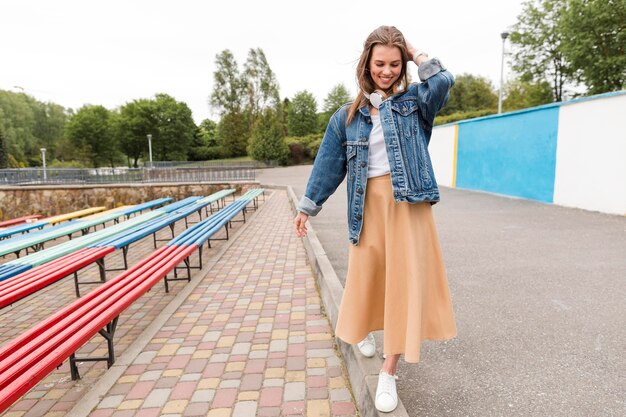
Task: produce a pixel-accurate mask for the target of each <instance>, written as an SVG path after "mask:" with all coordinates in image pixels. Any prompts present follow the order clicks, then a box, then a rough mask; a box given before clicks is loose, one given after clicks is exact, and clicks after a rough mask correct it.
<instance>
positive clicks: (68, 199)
mask: <svg viewBox="0 0 626 417" xmlns="http://www.w3.org/2000/svg"><path fill="white" fill-rule="evenodd" d="M258 186H259V183H258V182H249V181H245V182H237V181H232V182H223V183H162V184H160V183H159V184H157V183H155V184H106V185H66V186H61V185H49V186H26V187H0V220H5V219H13V218H15V217H21V216H26V215H29V214H41V215H43V216H44V217H47V216H55V215H58V214H63V213H69V212H71V211H75V210H81V209H85V208H88V207H94V206H105V207H106V208H107V209H111V208H115V207H119V206H123V205H131V204H139V203H144V202H146V201H150V200H154V199H157V198H161V197H172V198H173V199H174V201H178V200H181V199H183V198H185V197H189V196H193V195H198V196H207V195H210V194H212V193H214V192H216V191H219V190H221V189H225V188H235V189H236V190H237V193H236V194H237V195H240V194H241V193H242V192H246V191H247V190H248V189H250V188H255V187H258Z"/></svg>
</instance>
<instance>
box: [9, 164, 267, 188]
mask: <svg viewBox="0 0 626 417" xmlns="http://www.w3.org/2000/svg"><path fill="white" fill-rule="evenodd" d="M255 179H256V175H255V167H254V164H243V163H241V164H228V165H215V166H201V167H175V168H174V167H171V168H154V169H149V168H84V169H83V168H47V169H45V170H44V169H42V168H20V169H0V186H1V185H41V184H63V185H66V184H119V183H148V182H213V181H254V180H255Z"/></svg>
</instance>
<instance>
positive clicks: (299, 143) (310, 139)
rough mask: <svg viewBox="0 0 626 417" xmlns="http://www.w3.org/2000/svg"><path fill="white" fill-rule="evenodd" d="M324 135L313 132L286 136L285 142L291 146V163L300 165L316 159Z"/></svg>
mask: <svg viewBox="0 0 626 417" xmlns="http://www.w3.org/2000/svg"><path fill="white" fill-rule="evenodd" d="M323 136H324V135H323V134H321V133H313V134H310V135H306V136H288V137H286V138H285V143H286V144H287V146H288V147H289V165H298V164H301V163H303V162H304V163H306V162H311V161H312V160H313V159H315V155H317V151H318V149H319V147H320V144H321V143H322V137H323Z"/></svg>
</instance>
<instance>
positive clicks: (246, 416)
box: [232, 401, 257, 417]
mask: <svg viewBox="0 0 626 417" xmlns="http://www.w3.org/2000/svg"><path fill="white" fill-rule="evenodd" d="M256 409H257V402H256V401H240V402H238V403H237V404H235V409H234V410H233V414H232V417H250V416H254V415H255V414H256Z"/></svg>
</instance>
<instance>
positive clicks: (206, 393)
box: [191, 389, 215, 403]
mask: <svg viewBox="0 0 626 417" xmlns="http://www.w3.org/2000/svg"><path fill="white" fill-rule="evenodd" d="M213 398H215V390H213V389H198V390H196V391H194V393H193V396H192V397H191V402H192V403H195V402H206V403H210V402H211V401H213Z"/></svg>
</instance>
